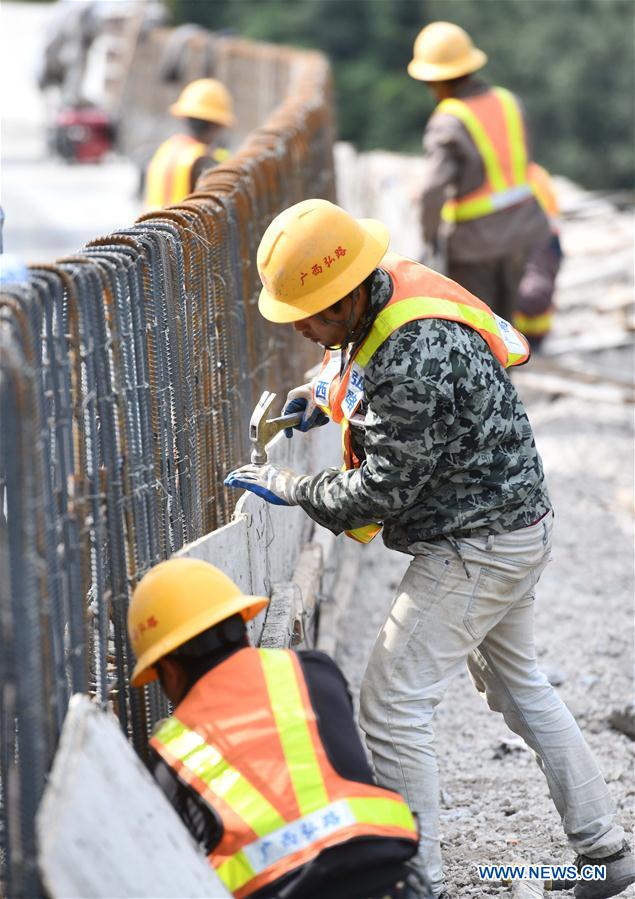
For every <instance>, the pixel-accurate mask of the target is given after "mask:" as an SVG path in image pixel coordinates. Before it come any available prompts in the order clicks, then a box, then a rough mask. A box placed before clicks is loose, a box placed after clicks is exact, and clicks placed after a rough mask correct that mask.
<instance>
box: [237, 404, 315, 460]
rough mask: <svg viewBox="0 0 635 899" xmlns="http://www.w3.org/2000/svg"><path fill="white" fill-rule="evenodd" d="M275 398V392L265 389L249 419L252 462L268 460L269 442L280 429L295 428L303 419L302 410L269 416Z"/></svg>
mask: <svg viewBox="0 0 635 899" xmlns="http://www.w3.org/2000/svg"><path fill="white" fill-rule="evenodd" d="M275 398H276V394H275V393H270V392H269V391H268V390H265V391H264V393H263V394H262V396H261V397H260V399H259V400H258V405H257V406H256V408H255V409H254V411H253V414H252V416H251V419H250V421H249V439H250V440H251V444H252V450H251V461H252V462H255V463H259V464H262V463H263V462H266V461H267V444H269V443H271V441H272V440H273V438H274V437H275V436H276V434H279V433H280V431H283V430H284V429H285V428H293V427H295V426H296V425H299V424H300V422H301V421H302V412H294V413H292V414H291V415H279V416H278V417H277V418H267V415H268V414H269V412H270V411H271V407H272V406H273V402H274V400H275Z"/></svg>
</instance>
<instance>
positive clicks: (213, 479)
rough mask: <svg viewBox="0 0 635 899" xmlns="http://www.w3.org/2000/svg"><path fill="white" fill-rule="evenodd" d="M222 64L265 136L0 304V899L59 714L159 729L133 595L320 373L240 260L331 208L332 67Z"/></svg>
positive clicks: (212, 515) (18, 858) (141, 744)
mask: <svg viewBox="0 0 635 899" xmlns="http://www.w3.org/2000/svg"><path fill="white" fill-rule="evenodd" d="M230 43H231V42H229V43H228V46H230ZM228 52H229V51H228ZM230 56H231V59H232V66H231V68H232V71H233V70H235V72H234V74H235V78H236V79H237V80H240V78H241V74H244V73H245V71H246V70H247V68H249V69H250V70H251V68H252V63H253V62H254V60H255V59H257V65H258V71H259V73H260V74H261V75H262V78H261V79H260V81H259V83H261V85H264V86H265V87H266V90H268V91H275V92H277V93H276V95H275V97H274V95H273V94H271V95H268V96H266V97H265V96H264V95H263V96H261V97H259V102H260V103H261V104H262V105H263V107H266V108H267V110H270V109H274V107H275V111H274V113H273V114H272V115H270V116H269V118H268V119H267V121H266V123H265V126H264V127H263V128H262V129H259V130H256V131H254V132H252V133H251V134H250V135H249V136H248V138H247V140H246V141H245V143H244V144H243V146H242V147H241V149H240V151H239V152H238V153H237V155H236V156H235V157H234V158H233V159H232V160H231V161H230V162H228V163H227V164H225V165H222V166H219V167H217V168H216V169H214V170H212V171H211V172H208V173H207V174H206V176H205V178H204V179H203V181H202V184H201V185H200V188H201V189H200V190H199V191H198V192H197V193H196V194H194V195H192V197H190V198H188V199H187V200H186V201H184V202H183V203H181V204H179V205H178V206H175V207H172V208H169V209H166V210H161V211H157V212H153V213H149V214H146V215H145V216H142V218H141V219H140V220H139V221H138V222H137V223H136V224H134V225H133V226H131V227H128V228H125V229H122V230H120V231H117V232H115V233H113V234H111V235H109V236H107V237H104V238H100V239H98V240H94V241H92V242H91V243H90V244H89V245H88V246H86V247H84V248H83V249H82V250H81V251H80V252H78V253H77V254H76V255H74V256H73V257H70V258H67V259H64V260H61V261H59V262H58V263H56V264H52V265H42V266H38V267H35V268H33V269H32V270H31V272H30V278H29V282H28V284H22V285H16V286H14V287H11V288H7V289H6V290H5V291H4V292H3V293H2V295H1V296H0V414H1V419H2V427H1V428H0V676H1V682H0V894H2V895H5V896H8V897H13V899H26V897H28V899H32V897H35V896H38V895H39V894H40V885H39V881H38V875H37V868H36V848H37V847H36V836H35V824H34V821H35V814H36V811H37V807H38V805H39V802H40V799H41V795H42V792H43V789H44V784H45V777H46V773H47V771H48V770H49V768H50V765H51V762H52V759H53V756H54V752H55V748H56V744H57V740H58V738H59V734H60V730H61V727H62V724H63V720H64V716H65V713H66V708H67V705H68V700H69V697H70V696H71V694H72V693H74V692H85V693H88V694H89V695H91V696H93V697H94V698H95V700H96V701H97V702H99V703H101V704H102V705H103V706H104V707H109V708H111V709H112V710H114V712H115V713H116V714H117V716H118V718H119V721H120V724H121V727H122V729H123V730H124V732H125V733H126V734H127V736H128V737H129V738H130V739H131V740H132V742H133V745H134V746H135V748H136V749H137V750H138V752H139V753H140V754H143V753H144V752H145V749H146V744H147V739H148V736H149V734H150V733H151V731H152V729H153V727H154V725H155V723H156V722H157V721H158V720H159V719H160V718H162V717H164V716H165V715H166V714H168V713H169V708H168V705H167V702H166V700H165V698H164V697H163V695H162V693H161V691H160V690H159V688H158V686H157V685H156V684H151V685H150V686H148V687H145V688H144V689H143V690H132V689H131V688H130V684H129V678H130V674H131V671H132V668H133V666H134V658H133V655H132V652H131V647H130V643H129V638H128V634H127V629H126V615H127V608H128V603H129V599H130V595H131V591H132V589H133V588H134V586H135V585H136V583H137V582H138V580H139V579H140V578H141V577H142V576H143V574H144V573H145V572H146V571H147V570H148V569H149V568H150V567H151V566H152V565H154V564H156V563H157V562H158V561H160V560H161V559H165V558H167V557H169V556H170V555H171V554H172V553H174V552H175V551H177V550H178V549H179V548H181V547H182V546H183V545H184V544H185V543H187V542H189V541H191V540H194V539H196V538H198V537H201V536H203V535H204V534H205V533H208V532H209V531H211V530H213V529H215V528H217V527H219V526H222V525H223V524H226V523H227V522H228V521H229V520H230V519H231V515H232V513H233V509H234V505H235V502H236V498H237V497H236V494H235V491H230V490H228V489H227V488H225V487H224V486H223V479H224V476H225V475H226V473H227V472H228V471H229V470H231V469H232V468H234V467H236V466H237V465H240V464H241V463H243V462H244V461H245V460H246V459H247V457H248V452H249V441H248V432H247V424H248V421H249V417H250V414H251V411H252V409H253V406H254V404H255V402H256V401H257V398H258V396H259V395H260V393H261V391H262V389H263V387H267V388H269V389H272V390H276V391H278V392H280V393H282V394H284V393H285V392H286V390H288V389H289V387H291V386H293V385H295V384H297V383H301V380H302V379H303V373H304V371H305V370H306V369H307V368H308V367H309V366H310V365H312V364H313V363H314V362H315V361H316V359H315V357H314V356H313V354H312V352H311V348H305V347H304V346H301V345H300V343H299V342H298V341H297V339H296V338H295V337H294V334H293V331H292V329H285V328H280V327H276V326H271V325H269V324H268V323H267V322H266V321H265V320H264V319H263V318H262V317H261V316H260V315H259V313H258V308H257V299H258V292H259V289H260V284H259V279H258V275H257V271H256V266H255V258H256V249H257V246H258V243H259V241H260V238H261V236H262V234H263V232H264V230H265V228H266V227H267V225H268V224H269V222H270V221H271V219H272V218H273V217H274V216H275V215H277V214H278V213H279V212H280V211H281V210H282V209H284V208H286V207H287V206H289V205H290V204H292V203H295V202H297V201H299V200H301V199H304V198H306V197H310V196H323V197H326V198H329V199H332V198H333V183H334V179H333V159H332V125H331V108H330V86H329V84H330V83H329V70H328V65H327V63H326V62H325V60H324V59H323V58H322V57H320V56H319V55H318V54H314V53H301V52H296V51H290V50H288V49H285V48H271V47H268V48H265V49H264V50H263V49H262V47H259V45H255V44H249V43H245V42H237V48H236V51H235V52H234V53H230ZM250 76H253V72H252V71H250ZM231 80H232V79H231V78H230V79H229V81H230V87H231ZM265 87H261V92H262V91H264V90H265ZM274 100H275V102H274ZM276 104H277V105H276Z"/></svg>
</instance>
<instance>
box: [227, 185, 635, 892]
mask: <svg viewBox="0 0 635 899" xmlns="http://www.w3.org/2000/svg"><path fill="white" fill-rule="evenodd" d="M388 243H389V234H388V229H387V228H386V227H385V226H384V225H383V224H382V223H381V222H379V221H375V220H373V219H361V220H356V219H354V218H352V217H351V216H350V215H348V213H346V212H345V211H344V210H343V209H340V208H339V207H337V206H335V205H333V204H332V203H329V202H327V201H326V200H305V201H303V202H301V203H298V204H296V205H295V206H292V207H291V208H289V209H287V210H286V211H284V212H283V213H281V214H280V215H279V216H277V218H275V219H274V220H273V222H272V223H271V224H270V225H269V227H268V228H267V230H266V231H265V233H264V235H263V238H262V241H261V243H260V247H259V249H258V271H259V273H260V278H261V280H262V283H263V285H264V286H263V289H262V291H261V294H260V300H259V308H260V311H261V313H262V315H263V316H264V317H265V318H266V319H268V320H269V321H272V322H279V323H284V322H287V323H292V324H293V327H294V328H295V329H296V330H297V331H298V332H299V333H300V334H301V335H302V336H303V337H305V338H306V339H308V340H310V341H312V342H314V343H317V344H320V345H321V346H322V347H324V349H325V353H324V358H323V362H322V366H321V369H320V371H319V372H318V374H317V375H316V376H315V378H314V380H313V382H312V396H311V398H310V402H309V401H307V405H306V407H305V415H304V417H305V418H306V419H307V421H310V420H311V417H312V415H313V409H312V407H315V406H317V407H318V408H319V409H320V411H321V412H323V413H324V414H325V415H328V416H329V418H331V419H332V420H333V421H336V422H338V423H339V424H340V426H341V429H342V442H343V448H344V470H339V469H335V468H333V469H328V470H326V471H322V472H320V473H318V474H316V475H312V476H309V475H303V474H297V473H295V472H292V471H289V470H288V469H285V468H280V467H279V466H277V465H274V464H271V463H267V464H264V465H246V466H243V467H242V468H239V469H237V470H236V471H234V472H232V473H231V474H230V475H229V477H228V478H227V480H226V483H227V484H228V485H229V486H232V487H238V488H245V489H247V490H251V491H252V492H254V493H256V494H258V495H260V496H262V497H263V498H264V499H265V500H268V501H269V502H273V503H277V504H280V505H289V506H295V505H299V506H300V507H301V508H302V509H304V511H305V512H306V513H307V514H308V515H309V516H310V517H311V518H312V519H313V520H314V521H316V522H318V524H321V525H323V526H325V527H327V528H329V529H330V530H331V531H333V533H335V534H339V533H341V532H342V531H345V532H346V533H347V534H348V535H349V536H350V537H352V538H354V539H356V540H358V541H360V542H362V543H368V542H369V541H370V540H372V539H373V537H375V536H376V535H377V534H378V533H379V531H380V530H381V529H382V526H383V535H384V543H385V544H386V546H388V547H390V548H392V549H395V550H397V551H399V552H403V553H407V554H409V555H411V556H412V557H413V558H412V561H411V564H410V567H409V569H408V570H407V572H406V574H405V575H404V578H403V580H402V582H401V584H400V585H399V587H398V589H397V593H396V596H395V599H394V601H393V604H392V607H391V609H390V613H389V615H388V617H387V619H386V622H385V624H384V626H383V627H382V629H381V631H380V633H379V636H378V638H377V641H376V643H375V646H374V648H373V651H372V654H371V657H370V660H369V662H368V667H367V669H366V673H365V675H364V680H363V683H362V688H361V696H360V705H361V716H360V721H361V725H362V728H363V730H364V731H365V733H366V741H367V744H368V747H369V749H370V751H371V754H372V758H373V762H374V766H375V773H376V776H377V782H378V783H379V784H381V785H382V786H383V787H386V788H387V789H392V790H396V791H398V792H399V793H400V794H401V795H402V796H404V797H405V798H406V799H407V801H408V804H409V805H410V807H411V808H412V810H413V811H414V812H415V813H416V815H417V816H418V819H419V828H420V850H419V852H418V854H417V856H416V857H415V859H414V864H415V866H416V867H418V869H419V870H421V871H427V873H428V876H429V878H430V881H431V885H432V888H433V891H434V894H435V896H438V895H442V894H443V892H444V881H443V870H442V862H441V852H440V846H439V783H438V774H437V761H436V756H435V750H434V731H433V716H434V713H435V709H436V707H437V705H438V704H439V702H440V701H441V699H442V697H443V695H444V693H445V691H446V688H447V687H448V684H449V683H450V681H451V680H452V678H454V677H456V675H457V674H459V673H460V672H461V671H462V670H463V669H464V666H465V663H466V662H467V665H468V667H469V670H470V672H471V675H472V678H473V680H474V683H475V684H476V687H477V689H478V690H479V691H481V692H483V693H485V696H486V698H487V702H488V704H489V706H490V707H491V708H492V709H494V710H496V711H499V712H501V713H502V714H503V717H504V719H505V721H506V723H507V725H508V726H509V727H510V728H511V730H513V731H514V732H515V733H517V734H519V735H520V736H521V737H522V738H523V739H524V740H525V742H526V743H527V744H528V745H529V746H530V747H531V749H532V750H533V751H534V752H535V753H536V754H537V756H538V759H539V760H540V764H541V767H542V770H543V771H544V773H545V776H546V778H547V783H548V786H549V790H550V793H551V796H552V798H553V801H554V803H555V805H556V808H557V810H558V812H559V814H560V816H561V819H562V822H563V826H564V829H565V831H566V833H567V836H568V839H569V842H570V844H571V846H572V847H573V848H574V849H575V850H576V851H577V852H578V853H579V861H580V863H581V864H587V863H588V861H587V857H589V859H592V860H593V863H599V862H600V861H601V862H602V863H606V872H607V878H606V881H605V882H604V883H602V884H600V883H599V882H595V883H590V882H586V883H582V882H581V883H580V884H579V885H578V886H577V887H576V892H575V896H576V899H600V897H604V896H611V895H614V894H615V893H618V892H619V891H620V890H621V889H623V888H624V887H625V886H626V885H627V884H628V883H631V882H632V881H633V880H635V865H634V859H633V855H632V854H631V853H630V851H629V849H628V847H627V846H626V844H625V843H624V831H623V830H622V828H621V827H620V826H618V825H617V824H616V823H615V822H614V807H613V804H612V802H611V800H610V797H609V794H608V791H607V788H606V784H605V783H604V780H603V779H602V775H601V774H600V771H599V770H598V766H597V764H596V762H595V760H594V758H593V756H592V755H591V752H590V750H589V747H588V746H587V744H586V742H585V740H584V738H583V737H582V734H581V733H580V730H579V729H578V726H577V724H576V723H575V721H574V719H573V717H572V716H571V713H570V712H569V710H568V709H567V708H566V706H565V705H564V704H563V702H562V701H561V699H560V698H559V696H558V694H557V693H556V691H555V690H554V689H553V687H552V686H551V684H550V683H549V681H548V680H547V678H546V677H545V675H544V674H542V673H541V672H540V671H539V670H538V667H537V663H536V650H535V647H534V590H535V586H536V583H537V581H538V579H539V577H540V575H541V573H542V571H543V569H544V567H545V566H546V564H547V561H548V559H549V556H550V546H551V532H552V527H553V513H552V511H551V502H550V499H549V495H548V492H547V487H546V484H545V479H544V474H543V468H542V462H541V460H540V456H539V454H538V451H537V450H536V445H535V442H534V437H533V434H532V429H531V425H530V423H529V420H528V418H527V413H526V412H525V409H524V407H523V404H522V402H521V400H520V398H519V396H518V394H517V392H516V389H515V387H514V385H513V384H512V382H511V380H510V379H509V377H508V375H507V372H506V369H507V368H508V367H509V366H514V365H520V364H522V363H523V362H525V361H526V360H527V358H528V356H529V348H528V345H527V341H526V340H525V338H524V337H523V336H522V335H521V334H520V333H519V332H517V331H516V330H515V329H514V328H513V327H512V325H510V324H509V323H508V322H505V321H503V320H502V319H500V318H499V317H497V316H496V315H495V314H494V313H493V312H492V311H491V309H490V308H489V307H488V306H487V305H486V304H485V303H483V302H482V301H481V300H480V299H478V298H477V297H476V296H474V295H473V294H471V293H469V292H468V291H467V290H465V288H463V287H461V286H459V285H458V284H457V283H456V282H454V281H451V280H449V279H448V278H446V277H444V276H443V275H440V274H438V273H437V272H435V271H433V270H432V269H430V268H427V267H426V266H425V265H421V264H419V263H416V262H413V261H412V260H410V259H406V258H404V257H402V256H398V255H396V254H394V253H386V250H387V247H388ZM315 423H316V424H319V420H315ZM301 424H302V423H301ZM609 888H610V889H612V890H613V892H608V891H607V890H608V889H609Z"/></svg>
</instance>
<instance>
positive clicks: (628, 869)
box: [573, 843, 635, 899]
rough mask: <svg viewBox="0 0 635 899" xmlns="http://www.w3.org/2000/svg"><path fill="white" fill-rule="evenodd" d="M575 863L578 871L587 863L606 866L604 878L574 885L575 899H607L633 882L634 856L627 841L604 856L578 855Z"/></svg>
mask: <svg viewBox="0 0 635 899" xmlns="http://www.w3.org/2000/svg"><path fill="white" fill-rule="evenodd" d="M575 864H576V867H577V869H578V871H579V870H580V869H581V868H583V867H584V866H587V865H590V866H593V865H605V866H606V878H605V879H604V880H584V881H580V882H579V883H578V884H577V885H576V888H575V890H574V891H573V895H574V896H575V899H609V896H617V895H618V893H621V892H622V891H623V890H625V889H626V887H627V886H629V884H631V883H635V856H634V855H633V853H632V852H631V849H630V846H629V845H628V843H624V845H623V846H622V848H621V849H620V850H619V851H618V852H615V853H614V854H613V855H609V856H607V857H606V858H589V856H588V855H578V857H577V858H576V860H575Z"/></svg>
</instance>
